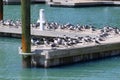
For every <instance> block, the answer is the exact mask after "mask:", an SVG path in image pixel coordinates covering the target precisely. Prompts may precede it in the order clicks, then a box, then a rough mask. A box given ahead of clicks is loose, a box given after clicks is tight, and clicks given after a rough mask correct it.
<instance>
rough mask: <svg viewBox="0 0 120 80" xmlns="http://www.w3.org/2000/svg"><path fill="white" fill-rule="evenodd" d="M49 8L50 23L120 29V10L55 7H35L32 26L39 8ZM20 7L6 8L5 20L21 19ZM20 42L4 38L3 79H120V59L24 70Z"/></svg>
mask: <svg viewBox="0 0 120 80" xmlns="http://www.w3.org/2000/svg"><path fill="white" fill-rule="evenodd" d="M40 8H43V9H45V13H46V19H47V21H55V22H59V23H67V22H70V23H72V24H77V23H79V24H92V25H94V26H96V27H102V26H105V25H111V26H114V27H120V15H119V14H120V7H92V8H51V7H49V6H46V5H32V6H31V12H32V13H31V18H32V21H31V22H32V23H34V22H36V21H37V19H38V12H39V9H40ZM20 15H21V14H20V6H18V5H14V6H13V5H9V6H8V5H6V6H4V17H5V19H13V20H17V19H20ZM20 45H21V40H20V39H13V38H3V37H0V80H120V57H119V56H118V57H113V58H109V59H103V60H98V61H91V62H87V63H78V64H73V65H68V66H62V67H56V68H50V69H44V68H39V69H38V68H32V69H24V68H22V67H21V56H20V55H19V54H18V50H17V49H18V47H19V46H20Z"/></svg>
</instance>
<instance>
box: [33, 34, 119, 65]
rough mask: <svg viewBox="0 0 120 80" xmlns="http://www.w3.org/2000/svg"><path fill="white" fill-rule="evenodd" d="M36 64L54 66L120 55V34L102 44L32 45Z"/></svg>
mask: <svg viewBox="0 0 120 80" xmlns="http://www.w3.org/2000/svg"><path fill="white" fill-rule="evenodd" d="M32 51H33V53H35V54H33V55H32V58H33V63H34V65H35V66H39V67H40V66H42V67H52V66H58V65H64V64H70V63H75V62H83V61H89V60H94V59H100V58H105V57H111V56H116V55H120V36H118V35H116V36H114V37H111V38H109V39H107V40H106V41H103V42H101V44H99V45H98V44H95V43H92V44H89V43H87V44H77V45H73V46H70V47H65V46H61V47H58V48H57V47H56V48H51V47H46V46H45V45H38V46H32Z"/></svg>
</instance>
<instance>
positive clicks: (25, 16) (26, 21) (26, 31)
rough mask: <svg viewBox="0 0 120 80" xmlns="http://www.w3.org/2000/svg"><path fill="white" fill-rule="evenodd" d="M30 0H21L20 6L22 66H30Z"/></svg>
mask: <svg viewBox="0 0 120 80" xmlns="http://www.w3.org/2000/svg"><path fill="white" fill-rule="evenodd" d="M30 1H31V0H21V6H22V52H23V55H22V63H23V67H24V68H30V67H31V55H24V54H27V53H31V36H30V33H31V32H30Z"/></svg>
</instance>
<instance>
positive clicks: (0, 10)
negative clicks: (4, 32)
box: [0, 0, 3, 20]
mask: <svg viewBox="0 0 120 80" xmlns="http://www.w3.org/2000/svg"><path fill="white" fill-rule="evenodd" d="M0 20H3V0H0Z"/></svg>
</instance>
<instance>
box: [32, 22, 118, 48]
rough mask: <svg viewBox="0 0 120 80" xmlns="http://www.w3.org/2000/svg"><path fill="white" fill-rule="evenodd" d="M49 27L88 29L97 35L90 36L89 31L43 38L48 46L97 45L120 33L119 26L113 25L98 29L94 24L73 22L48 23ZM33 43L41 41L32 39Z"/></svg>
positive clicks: (52, 28) (54, 28)
mask: <svg viewBox="0 0 120 80" xmlns="http://www.w3.org/2000/svg"><path fill="white" fill-rule="evenodd" d="M45 26H46V27H47V29H50V30H57V29H62V30H72V31H76V30H77V31H83V32H86V31H88V30H90V31H92V32H95V33H97V35H96V36H90V35H89V33H88V34H86V35H85V36H81V35H82V34H81V35H79V36H78V35H76V36H75V37H74V38H71V37H68V36H66V35H63V38H60V37H59V36H58V37H56V38H53V39H52V40H51V39H50V40H49V39H46V38H43V39H42V41H43V45H45V46H46V47H61V46H63V47H72V46H75V45H79V44H81V45H88V44H92V43H93V44H95V45H100V44H102V41H106V40H107V39H109V38H113V37H114V36H115V35H120V29H119V28H117V27H111V26H104V27H103V28H101V29H97V28H95V27H94V26H92V25H84V26H82V25H79V24H77V25H76V26H75V25H72V24H69V23H67V24H65V25H60V24H58V23H54V22H52V23H47V24H46V25H45ZM31 42H32V44H34V45H39V44H40V41H39V40H36V39H31Z"/></svg>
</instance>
